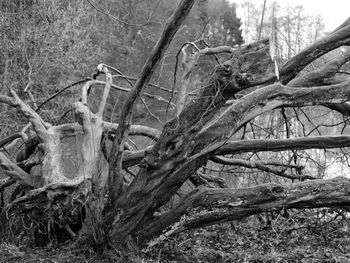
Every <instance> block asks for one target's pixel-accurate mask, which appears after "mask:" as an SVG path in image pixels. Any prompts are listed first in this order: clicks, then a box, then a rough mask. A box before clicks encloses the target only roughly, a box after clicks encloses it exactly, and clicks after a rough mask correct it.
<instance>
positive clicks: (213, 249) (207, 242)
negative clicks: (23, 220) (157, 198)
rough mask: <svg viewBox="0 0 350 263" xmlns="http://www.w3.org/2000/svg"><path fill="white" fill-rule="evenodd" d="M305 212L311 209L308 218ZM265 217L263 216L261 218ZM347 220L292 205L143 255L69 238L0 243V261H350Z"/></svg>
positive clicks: (206, 230)
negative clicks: (96, 248) (53, 242)
mask: <svg viewBox="0 0 350 263" xmlns="http://www.w3.org/2000/svg"><path fill="white" fill-rule="evenodd" d="M310 215H313V217H312V219H310ZM263 219H264V218H263ZM349 228H350V221H349V220H348V219H347V218H345V217H340V216H339V215H338V214H336V213H332V214H327V216H326V217H325V216H324V214H320V213H316V214H315V212H314V211H313V212H312V213H310V212H308V213H307V214H304V213H300V212H297V211H295V212H294V213H293V212H292V213H290V216H289V218H285V217H282V216H281V215H277V216H275V218H273V219H272V221H271V225H270V224H266V220H258V218H257V217H251V218H248V219H246V220H244V221H242V222H232V223H223V224H221V225H216V226H210V227H207V228H203V229H197V230H193V231H190V232H187V233H182V234H180V235H178V236H176V237H172V238H171V239H169V240H166V241H165V242H163V243H160V244H159V245H157V246H155V247H152V249H151V250H149V251H147V252H146V253H143V254H142V256H135V255H124V254H123V253H120V252H119V251H117V250H113V249H112V248H111V250H110V251H109V252H108V253H106V254H104V255H97V254H95V253H94V252H93V251H92V250H90V249H84V248H79V249H78V248H76V247H75V248H72V247H73V244H71V243H67V244H65V245H61V246H60V247H57V246H49V247H45V248H35V247H33V246H29V245H28V244H27V245H26V246H24V245H21V246H15V245H13V244H10V243H2V244H1V245H0V262H1V263H2V262H6V263H14V262H16V263H17V262H19V263H20V262H23V263H24V262H25V263H30V262H33V263H34V262H43V263H68V262H74V263H80V262H81V263H83V262H84V263H87V262H97V263H102V262H103V263H104V262H145V263H146V262H242V263H243V262H244V263H245V262H271V263H272V262H302V263H315V262H334V263H345V262H350V235H349Z"/></svg>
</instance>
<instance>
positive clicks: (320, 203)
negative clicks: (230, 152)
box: [138, 177, 350, 240]
mask: <svg viewBox="0 0 350 263" xmlns="http://www.w3.org/2000/svg"><path fill="white" fill-rule="evenodd" d="M349 189H350V180H349V179H347V178H343V177H337V178H334V179H330V180H313V181H307V182H301V183H295V184H291V185H288V186H287V185H280V184H275V183H272V184H265V185H260V186H256V187H251V188H243V189H232V188H231V189H230V188H224V189H213V188H202V189H199V190H198V189H197V190H195V191H194V192H192V193H191V194H190V195H188V196H186V197H185V198H184V199H183V200H182V201H181V202H180V204H179V205H178V206H177V207H176V208H174V209H173V210H172V211H170V212H168V213H167V214H165V215H163V216H161V217H160V218H154V219H153V220H152V221H151V222H150V223H149V225H148V226H146V227H144V228H143V229H142V230H140V231H139V233H138V236H139V240H146V239H149V238H150V237H152V236H155V235H158V234H160V233H161V232H162V231H163V230H164V229H165V228H166V227H168V226H169V225H170V224H172V223H175V222H177V221H178V220H179V219H180V218H181V217H182V216H183V215H185V214H186V217H185V218H184V220H183V221H182V222H181V223H180V224H179V225H177V226H174V227H175V228H176V229H175V230H172V233H179V232H181V231H184V230H187V229H191V228H197V227H203V226H207V225H212V224H216V223H219V222H225V221H231V220H238V219H242V218H245V217H248V216H250V215H253V214H257V213H260V212H264V211H275V210H279V209H289V208H298V209H304V208H316V207H327V206H328V207H332V206H333V207H334V206H344V205H349V204H350V190H349ZM199 208H201V209H199ZM197 211H200V212H197Z"/></svg>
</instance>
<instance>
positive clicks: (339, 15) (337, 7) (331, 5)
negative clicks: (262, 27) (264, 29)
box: [229, 0, 350, 31]
mask: <svg viewBox="0 0 350 263" xmlns="http://www.w3.org/2000/svg"><path fill="white" fill-rule="evenodd" d="M229 1H230V2H235V3H237V4H241V3H243V2H246V1H247V0H229ZM269 1H271V2H272V0H267V2H269ZM250 2H251V3H253V4H255V5H258V4H261V5H263V3H264V0H250ZM277 2H278V3H279V4H280V5H281V6H284V5H288V4H289V5H290V6H296V5H302V6H303V7H304V9H305V11H306V13H308V14H310V15H311V14H313V15H316V14H319V15H321V16H322V17H323V19H324V22H325V26H326V28H325V31H332V30H333V29H335V28H336V27H338V26H339V25H340V24H341V23H343V22H344V21H345V20H346V19H347V18H348V17H350V0H331V1H330V0H277ZM238 16H239V10H238Z"/></svg>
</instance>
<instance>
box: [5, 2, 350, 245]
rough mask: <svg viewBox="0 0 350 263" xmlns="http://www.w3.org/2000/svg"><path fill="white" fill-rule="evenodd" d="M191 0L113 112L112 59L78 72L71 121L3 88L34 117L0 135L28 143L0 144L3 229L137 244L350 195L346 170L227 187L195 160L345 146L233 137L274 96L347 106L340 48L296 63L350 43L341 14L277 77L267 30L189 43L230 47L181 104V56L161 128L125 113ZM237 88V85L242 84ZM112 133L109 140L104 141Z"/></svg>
mask: <svg viewBox="0 0 350 263" xmlns="http://www.w3.org/2000/svg"><path fill="white" fill-rule="evenodd" d="M193 3H194V0H183V1H181V3H180V4H179V6H178V8H177V9H176V11H175V12H174V14H173V15H172V17H170V18H169V20H168V22H167V24H166V26H165V28H164V32H163V34H162V36H161V38H160V40H159V41H158V43H157V45H156V46H155V47H154V49H153V52H152V54H151V56H150V57H149V59H148V60H147V61H146V63H145V65H144V67H143V69H142V71H141V73H140V76H139V78H138V79H137V81H136V83H135V85H134V87H133V88H132V89H131V90H130V92H129V94H128V99H127V100H126V101H125V102H124V105H123V109H122V112H121V116H120V121H119V123H118V124H113V123H108V122H105V121H104V120H103V112H104V109H105V106H106V101H107V97H108V95H109V92H110V89H111V88H113V87H114V88H115V87H116V85H114V84H113V76H112V74H111V70H112V69H111V67H109V66H107V65H104V64H100V65H98V67H97V73H96V75H95V76H94V78H91V79H90V78H89V79H87V80H86V82H85V84H84V85H83V87H82V92H81V98H80V100H79V101H77V102H75V103H74V105H73V111H74V114H75V116H76V119H77V123H67V124H62V125H52V124H50V123H47V122H45V121H44V120H43V119H42V118H41V117H40V115H39V114H38V112H37V111H35V110H33V109H32V108H31V107H29V106H28V105H27V104H26V103H24V102H23V101H22V100H21V99H20V98H19V97H18V95H17V94H16V93H15V92H14V91H12V90H11V91H10V93H11V94H10V96H5V95H0V102H1V103H4V104H7V105H9V106H11V107H15V108H17V110H18V111H19V112H20V113H21V114H23V116H25V117H26V118H27V120H28V121H29V123H30V125H27V126H26V127H25V129H23V130H22V131H21V132H19V133H16V134H14V135H12V136H10V137H9V138H5V139H3V140H2V141H1V142H0V144H1V146H2V147H5V146H6V144H9V143H11V142H12V141H14V140H23V143H24V144H25V147H24V148H23V149H22V150H21V151H20V152H19V153H18V154H17V157H16V161H15V160H12V159H11V158H9V157H8V156H7V155H6V154H5V153H1V154H0V166H1V167H2V168H3V170H4V173H5V174H6V175H7V176H8V178H5V179H3V180H1V181H0V190H2V189H6V188H8V187H9V186H10V185H12V184H14V183H15V182H16V183H18V185H19V186H18V187H16V189H17V190H16V192H14V193H13V194H12V198H11V199H10V200H9V201H8V202H7V204H6V206H5V205H4V204H3V206H2V217H1V220H2V226H1V231H2V235H1V236H2V237H6V236H8V235H6V234H10V233H16V234H18V235H23V233H25V232H28V233H27V234H29V233H32V234H34V235H35V238H36V239H37V240H38V242H39V241H40V240H43V241H44V242H45V241H48V240H52V239H55V240H57V241H62V240H66V239H67V238H72V239H76V238H81V237H80V233H81V232H82V229H84V230H85V232H84V234H85V235H84V238H87V239H89V240H92V241H93V244H94V246H95V248H98V249H102V248H104V247H105V246H107V245H108V244H114V245H116V244H118V245H120V246H123V247H127V248H129V249H136V248H138V247H142V246H144V245H145V244H146V243H147V242H149V241H150V240H151V239H152V238H156V237H161V236H162V235H163V236H167V235H170V234H175V233H179V232H181V231H184V230H187V229H191V228H195V227H202V226H206V225H210V224H215V223H219V222H224V221H230V220H237V219H241V218H244V217H247V216H250V215H253V214H257V213H260V212H264V211H275V210H279V209H288V208H300V209H303V208H315V207H324V206H330V207H331V206H335V207H339V206H348V205H349V203H350V198H349V191H348V189H349V187H348V186H349V184H350V180H349V179H345V178H336V179H329V180H313V179H316V177H315V176H313V175H302V176H299V178H302V179H303V180H306V179H312V181H306V182H299V183H294V184H290V185H282V184H276V183H272V184H265V185H260V186H256V187H252V188H245V189H231V188H225V184H221V186H222V187H224V188H214V187H213V186H212V184H208V181H211V182H214V183H215V182H216V183H218V182H219V183H220V182H221V181H218V180H217V178H214V177H210V176H203V174H202V175H201V173H200V172H198V170H199V169H200V168H201V167H204V166H206V164H207V163H208V161H210V160H213V161H216V162H224V163H225V164H226V165H233V166H244V167H251V168H257V169H260V170H263V171H265V172H270V173H274V174H279V172H278V171H277V172H276V170H275V169H271V165H276V164H271V163H266V162H265V163H261V162H260V163H256V162H255V163H252V162H247V161H245V160H237V159H236V160H233V159H229V158H227V157H221V156H222V155H237V154H238V153H243V152H258V151H285V150H295V149H312V148H338V147H348V146H349V142H350V140H349V138H348V136H331V137H330V136H327V137H321V136H320V137H305V138H294V139H293V138H291V139H280V140H275V141H269V140H244V139H242V140H238V139H237V135H238V134H239V133H240V132H241V130H242V127H244V126H245V125H246V124H247V123H249V122H250V121H251V120H253V119H254V118H256V117H257V116H260V115H261V114H263V113H265V112H269V111H272V110H274V109H277V108H282V107H304V106H317V105H318V106H323V107H328V108H330V109H335V110H336V111H338V112H340V113H342V114H344V115H347V114H348V112H349V110H348V107H349V106H348V104H347V101H349V99H350V85H349V83H350V82H349V80H345V81H344V80H343V78H336V74H337V69H339V68H340V67H341V66H342V65H343V64H345V63H346V62H347V61H348V56H346V57H345V58H342V59H341V60H339V61H336V62H332V63H333V64H330V65H326V66H325V67H324V68H322V69H321V70H316V71H315V72H311V73H309V74H306V75H298V73H300V71H302V70H303V69H304V68H305V67H306V66H307V65H308V64H310V63H311V62H313V61H314V60H315V59H317V58H319V57H320V56H322V55H324V54H326V53H327V52H329V51H331V50H334V49H336V48H338V47H341V46H347V45H350V25H349V24H348V23H344V24H343V25H342V26H341V27H339V28H338V29H337V30H336V31H334V32H333V33H331V34H330V35H328V36H326V37H325V38H323V39H321V40H319V41H317V42H316V43H314V44H313V45H312V46H310V47H308V48H306V49H305V50H303V51H302V52H300V54H297V55H296V56H295V57H293V58H291V59H290V60H289V61H287V62H286V63H285V64H284V65H283V66H282V67H281V68H280V70H279V81H278V79H277V76H276V75H275V68H274V67H275V64H274V63H273V61H271V58H270V47H269V40H262V41H259V42H256V43H253V44H251V45H247V46H243V47H240V48H236V49H233V48H230V47H223V48H217V49H206V50H204V51H201V50H197V51H196V52H198V56H194V58H193V59H198V58H199V57H200V56H205V55H212V54H218V53H221V52H225V53H230V54H231V57H230V59H229V60H227V61H226V62H224V63H222V64H220V65H218V66H217V67H216V69H215V72H214V74H213V75H212V76H211V77H210V79H209V80H208V82H207V83H206V84H205V85H204V86H203V88H202V89H201V91H200V92H199V93H198V94H196V96H194V97H192V98H191V99H190V100H189V102H188V103H187V104H184V99H183V97H181V96H183V94H185V93H186V87H187V85H188V81H189V80H190V79H189V78H188V76H189V74H191V67H193V66H194V65H195V64H196V63H195V61H193V60H190V61H187V62H188V63H189V64H188V65H186V66H187V67H185V68H186V72H187V73H188V74H184V76H183V83H182V84H183V86H181V94H182V95H180V102H181V103H179V106H178V107H179V108H178V111H177V114H176V115H175V116H174V117H173V118H172V119H170V120H169V121H168V122H167V123H166V124H165V126H164V128H163V130H162V131H158V130H156V129H153V128H151V127H146V126H140V125H132V123H131V116H132V113H133V110H134V108H135V105H136V104H137V102H138V101H139V100H140V96H141V94H142V93H143V92H144V90H145V87H146V86H147V85H148V84H149V81H150V79H151V76H152V73H153V72H154V70H155V68H156V66H157V64H158V63H159V61H160V59H161V58H162V56H163V55H164V53H165V51H166V49H167V47H168V46H169V44H170V42H171V40H172V38H173V36H174V35H175V33H176V31H177V30H178V28H179V27H180V25H181V23H182V21H183V20H184V19H185V18H186V15H187V14H188V13H189V11H190V10H191V7H192V5H193ZM183 63H186V61H185V60H184V61H183ZM97 75H101V76H102V75H103V76H105V81H101V80H96V76H97ZM117 77H118V76H117ZM119 77H120V75H119ZM339 81H340V82H339ZM93 84H98V85H101V84H103V85H104V91H103V95H102V98H101V100H100V103H99V106H98V110H97V112H96V113H94V112H92V111H91V109H90V108H89V105H88V94H89V89H91V87H92V85H93ZM124 91H128V89H124ZM244 92H245V93H244ZM239 93H241V94H242V93H243V94H244V96H239ZM236 95H237V96H236ZM39 107H41V106H39ZM38 109H39V108H38ZM131 135H140V136H146V137H149V138H151V139H152V140H154V141H155V143H154V145H152V146H151V147H149V148H147V149H144V150H139V151H133V149H132V147H130V146H128V141H127V140H128V137H129V136H131ZM72 136H80V137H81V138H82V142H81V160H80V163H79V167H78V170H77V174H75V175H74V176H67V175H66V174H64V169H63V168H64V162H63V161H62V140H63V139H65V138H67V137H72ZM108 140H109V141H111V149H108V147H106V145H105V142H106V141H108ZM103 161H104V162H106V163H108V172H107V173H104V172H102V171H101V169H100V163H101V162H103ZM135 165H138V167H137V173H136V174H133V176H132V178H131V179H130V176H127V173H125V171H126V169H128V167H131V166H135ZM34 166H40V169H39V172H38V170H36V173H33V172H32V168H33V167H34ZM282 166H283V165H282ZM294 168H295V167H294ZM297 169H299V170H300V169H302V168H300V167H297ZM280 172H281V171H280ZM280 175H282V172H281V173H280ZM72 177H73V178H72ZM285 177H287V178H292V179H296V178H298V177H293V176H291V175H289V177H288V175H287V176H285ZM188 180H190V181H191V182H192V183H193V185H194V186H195V188H194V190H193V191H191V192H189V193H187V194H186V195H185V196H183V198H182V199H181V200H180V201H179V202H178V203H177V205H176V206H175V207H173V208H171V209H170V210H169V209H165V211H164V209H163V208H164V206H165V205H166V204H167V203H168V202H170V201H171V199H172V197H173V196H174V195H176V194H177V192H178V191H179V189H180V188H181V186H182V185H183V184H184V183H185V182H186V181H188ZM159 211H161V212H159ZM21 225H22V226H23V227H20V226H21ZM29 226H30V228H29ZM84 226H85V228H84Z"/></svg>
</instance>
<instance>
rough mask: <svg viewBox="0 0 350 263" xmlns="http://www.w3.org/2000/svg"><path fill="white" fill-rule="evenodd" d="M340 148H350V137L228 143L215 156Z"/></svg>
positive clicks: (216, 151)
mask: <svg viewBox="0 0 350 263" xmlns="http://www.w3.org/2000/svg"><path fill="white" fill-rule="evenodd" d="M340 147H350V136H347V135H339V136H315V137H303V138H292V139H274V140H243V141H228V142H226V143H225V144H224V145H222V146H221V147H220V148H218V149H217V150H215V154H217V155H225V154H238V153H244V152H261V151H286V150H305V149H330V148H340Z"/></svg>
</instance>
